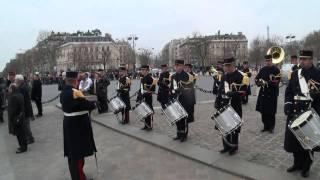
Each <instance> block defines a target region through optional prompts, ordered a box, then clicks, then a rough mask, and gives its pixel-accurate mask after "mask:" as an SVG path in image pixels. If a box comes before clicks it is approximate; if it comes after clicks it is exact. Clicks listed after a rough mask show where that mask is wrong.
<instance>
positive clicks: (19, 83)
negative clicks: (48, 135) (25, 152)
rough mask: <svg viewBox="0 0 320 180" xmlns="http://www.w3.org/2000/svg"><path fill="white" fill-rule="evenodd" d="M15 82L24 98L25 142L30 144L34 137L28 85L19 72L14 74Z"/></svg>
mask: <svg viewBox="0 0 320 180" xmlns="http://www.w3.org/2000/svg"><path fill="white" fill-rule="evenodd" d="M15 83H16V84H17V87H18V91H19V92H20V93H21V94H22V95H23V100H24V114H25V124H26V134H27V143H28V144H32V143H34V138H33V136H32V132H31V127H30V120H31V119H32V118H33V110H32V105H31V98H30V93H29V92H30V91H29V87H28V84H27V83H26V82H25V80H24V78H23V76H22V75H21V74H17V75H16V77H15Z"/></svg>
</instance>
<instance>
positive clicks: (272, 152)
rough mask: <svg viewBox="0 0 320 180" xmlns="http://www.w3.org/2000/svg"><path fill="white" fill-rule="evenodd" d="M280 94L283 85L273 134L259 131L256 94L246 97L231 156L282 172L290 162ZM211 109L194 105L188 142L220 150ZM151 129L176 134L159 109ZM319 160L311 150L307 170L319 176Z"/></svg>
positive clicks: (291, 159) (207, 104)
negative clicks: (236, 150) (237, 143)
mask: <svg viewBox="0 0 320 180" xmlns="http://www.w3.org/2000/svg"><path fill="white" fill-rule="evenodd" d="M255 90H256V89H255V87H253V91H255ZM283 93H284V88H281V93H280V96H279V99H278V113H277V115H276V127H275V131H274V134H270V133H268V132H265V133H261V132H260V130H261V129H262V126H263V125H262V121H261V117H260V114H259V113H258V112H256V111H255V105H256V100H257V96H250V97H249V98H250V101H249V103H248V104H247V105H243V120H244V124H243V126H242V129H241V134H240V149H239V153H238V154H236V155H235V157H237V158H240V159H244V160H247V161H250V162H254V163H259V164H263V165H267V166H270V167H274V168H277V169H281V170H283V171H285V170H286V169H287V168H288V167H289V166H291V165H292V163H293V158H292V155H291V154H289V153H287V152H285V151H284V149H283V142H284V133H285V122H286V116H285V115H284V113H283V104H284V103H283V101H284V100H283ZM212 99H213V98H212ZM212 99H211V100H212ZM208 100H210V99H208ZM213 112H214V108H213V102H212V103H204V104H203V103H198V104H197V105H196V107H195V122H193V123H191V124H190V125H189V137H188V142H189V143H192V144H195V145H199V146H201V147H204V148H207V149H211V150H213V151H219V150H221V149H222V140H221V136H220V135H219V132H218V131H217V130H215V129H214V122H213V121H212V120H211V119H210V117H211V115H212V114H213ZM131 119H133V122H132V123H131V125H133V126H137V127H142V126H143V124H142V123H141V122H139V121H136V120H134V119H135V114H134V113H131ZM154 131H156V132H159V133H162V134H167V135H168V136H170V137H174V136H175V133H176V130H175V127H170V126H168V124H167V122H166V120H165V117H164V115H163V114H162V113H161V109H159V108H156V110H155V115H154ZM319 159H320V157H319V154H318V153H315V162H314V164H313V166H312V169H311V173H316V176H317V177H320V160H319Z"/></svg>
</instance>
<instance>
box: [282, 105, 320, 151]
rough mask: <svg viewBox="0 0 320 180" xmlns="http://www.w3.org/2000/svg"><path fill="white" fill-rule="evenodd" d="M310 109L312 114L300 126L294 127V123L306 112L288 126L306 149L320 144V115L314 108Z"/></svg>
mask: <svg viewBox="0 0 320 180" xmlns="http://www.w3.org/2000/svg"><path fill="white" fill-rule="evenodd" d="M310 111H311V114H310V115H309V116H308V117H307V118H306V119H305V120H304V122H302V123H300V124H299V125H298V126H296V127H292V124H293V122H294V121H296V120H297V119H298V118H299V117H300V116H302V115H303V114H304V113H302V114H300V115H299V116H298V117H297V118H295V119H294V120H293V121H291V122H290V123H289V124H288V128H289V129H290V131H291V132H292V133H293V135H294V136H295V137H296V138H297V140H298V141H299V143H300V145H301V146H302V147H303V149H305V150H311V149H314V148H317V147H318V146H319V145H320V117H319V115H318V114H317V113H316V112H315V111H314V110H310ZM307 112H308V111H307Z"/></svg>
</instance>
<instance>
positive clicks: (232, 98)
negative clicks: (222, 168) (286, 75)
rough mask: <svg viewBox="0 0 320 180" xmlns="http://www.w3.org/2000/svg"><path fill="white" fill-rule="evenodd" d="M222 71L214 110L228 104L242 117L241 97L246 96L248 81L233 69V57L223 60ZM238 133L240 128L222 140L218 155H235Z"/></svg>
mask: <svg viewBox="0 0 320 180" xmlns="http://www.w3.org/2000/svg"><path fill="white" fill-rule="evenodd" d="M223 69H224V72H225V73H224V75H223V76H222V79H221V83H220V85H219V89H218V94H217V97H216V100H215V108H216V109H217V110H220V109H221V108H223V107H225V106H227V105H228V104H229V103H230V104H231V107H232V108H233V109H234V110H235V111H236V112H237V114H238V115H239V116H240V117H242V97H243V96H245V95H246V90H247V86H248V84H249V80H248V78H247V77H246V76H243V75H242V74H241V73H240V72H239V71H238V70H237V69H236V68H235V59H234V58H233V57H231V58H226V59H224V63H223ZM239 133H240V128H239V129H237V130H235V131H233V132H232V133H230V134H228V135H227V136H226V137H224V138H223V139H222V142H223V149H222V150H221V151H220V153H226V152H229V154H230V155H234V154H235V153H237V151H238V144H239Z"/></svg>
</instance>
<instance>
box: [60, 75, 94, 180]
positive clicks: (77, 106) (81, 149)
mask: <svg viewBox="0 0 320 180" xmlns="http://www.w3.org/2000/svg"><path fill="white" fill-rule="evenodd" d="M77 78H78V73H77V72H71V71H68V72H66V86H65V88H64V89H63V90H62V92H61V94H60V102H61V105H62V110H63V112H64V117H63V141H64V156H65V157H67V158H68V165H69V171H70V175H71V179H72V180H85V179H86V176H85V173H84V171H83V167H84V163H85V157H88V156H91V155H93V154H94V153H95V152H96V151H97V150H96V146H95V142H94V138H93V132H92V126H91V119H90V112H91V111H92V110H93V109H95V107H96V106H95V103H94V102H91V101H88V100H86V99H85V96H84V94H83V92H82V91H80V90H77V87H78V81H77Z"/></svg>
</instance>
